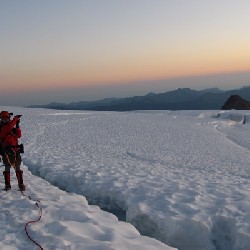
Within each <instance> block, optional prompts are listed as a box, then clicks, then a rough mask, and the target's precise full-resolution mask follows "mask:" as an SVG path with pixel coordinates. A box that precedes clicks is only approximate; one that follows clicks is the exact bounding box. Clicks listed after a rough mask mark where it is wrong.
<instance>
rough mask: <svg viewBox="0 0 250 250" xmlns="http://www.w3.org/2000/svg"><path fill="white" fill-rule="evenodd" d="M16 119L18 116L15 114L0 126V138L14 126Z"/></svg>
mask: <svg viewBox="0 0 250 250" xmlns="http://www.w3.org/2000/svg"><path fill="white" fill-rule="evenodd" d="M18 119H19V117H17V116H15V117H14V118H13V120H12V121H10V122H9V123H8V124H7V125H5V126H3V127H2V129H1V131H0V140H1V139H3V138H4V137H5V136H6V135H7V134H8V133H9V132H11V130H12V129H13V128H14V127H15V126H16V122H17V121H18Z"/></svg>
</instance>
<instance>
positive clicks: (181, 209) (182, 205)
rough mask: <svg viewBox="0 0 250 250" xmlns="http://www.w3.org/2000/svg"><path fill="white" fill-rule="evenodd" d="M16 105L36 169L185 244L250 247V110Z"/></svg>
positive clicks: (27, 158)
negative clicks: (108, 109) (92, 109)
mask: <svg viewBox="0 0 250 250" xmlns="http://www.w3.org/2000/svg"><path fill="white" fill-rule="evenodd" d="M10 111H13V112H14V113H21V114H23V117H22V122H21V125H22V129H23V133H24V135H23V139H22V141H23V143H24V144H25V154H24V156H23V162H24V164H25V165H26V166H27V167H28V169H29V170H30V171H31V172H32V173H33V174H35V175H38V176H40V177H42V178H44V179H46V180H47V181H48V182H50V183H51V184H53V185H55V186H57V187H59V188H60V189H62V190H66V191H68V192H71V193H75V194H80V195H84V196H85V197H87V199H88V201H89V202H90V203H91V204H98V205H99V206H100V207H101V208H105V209H110V210H111V209H113V210H114V209H117V210H119V209H120V210H121V209H122V210H125V211H126V220H127V222H130V223H132V224H133V225H134V226H135V227H136V228H137V229H138V230H139V231H140V233H141V234H143V235H147V236H150V237H154V238H156V239H158V240H160V241H162V242H164V243H166V244H167V245H170V246H173V247H176V248H178V249H181V250H182V249H183V250H197V249H200V250H201V249H206V250H210V249H211V250H212V249H216V250H219V249H220V250H222V249H223V250H231V249H232V250H233V249H237V250H243V249H244V250H247V249H249V246H250V216H249V208H250V198H249V196H250V195H249V193H250V192H249V191H250V183H249V177H250V163H249V162H250V156H249V149H250V140H249V137H248V135H249V132H250V126H249V123H248V122H247V123H246V124H245V125H243V124H242V122H243V119H244V115H249V113H247V111H244V112H243V111H230V112H225V111H223V112H221V111H176V112H171V111H154V112H150V111H148V112H147V111H144V112H139V111H138V112H124V113H118V112H85V111H55V110H43V109H25V108H11V110H10ZM25 173H26V171H25ZM27 182H28V190H29V189H31V188H33V185H32V182H31V184H29V181H27ZM37 192H38V191H37ZM53 193H54V192H51V194H50V195H51V199H52V200H53ZM35 194H36V195H37V196H38V193H36V192H35ZM41 195H42V194H41ZM65 195H66V194H65ZM74 197H79V196H74ZM19 198H20V197H19ZM46 199H50V198H49V196H47V197H46ZM77 199H78V198H77ZM80 199H84V198H80ZM65 209H66V206H65ZM69 210H70V209H69ZM69 210H68V211H69ZM64 214H68V213H64ZM109 216H110V215H109ZM49 217H51V218H53V216H52V215H51V216H49ZM55 220H56V218H55ZM126 225H127V224H126ZM117 228H119V226H117ZM42 231H43V229H42ZM58 231H60V230H58ZM125 238H126V237H125ZM128 238H129V237H128ZM143 239H144V238H143ZM146 239H148V238H146ZM142 242H143V240H142ZM142 244H144V243H142ZM161 247H162V246H161ZM161 247H159V248H158V249H164V248H161ZM164 247H167V246H166V245H165V246H164ZM156 248H157V247H156ZM100 249H101V248H100ZM103 249H104V248H103ZM115 249H122V248H116V247H115ZM131 249H136V248H133V247H132V248H131ZM141 249H146V248H144V247H142V248H141ZM149 249H154V248H149Z"/></svg>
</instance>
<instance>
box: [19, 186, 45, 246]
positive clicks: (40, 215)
mask: <svg viewBox="0 0 250 250" xmlns="http://www.w3.org/2000/svg"><path fill="white" fill-rule="evenodd" d="M20 192H21V193H22V195H23V196H25V197H26V198H28V199H29V200H31V201H33V200H32V198H31V197H30V196H27V195H25V193H24V192H23V191H22V190H20ZM40 205H41V202H40V201H39V200H36V206H37V207H38V209H39V218H38V219H37V220H31V221H28V222H27V223H26V224H25V232H26V235H27V236H28V238H29V240H30V241H32V242H33V243H34V244H35V245H37V246H38V247H39V248H40V249H41V250H43V248H42V246H41V245H40V244H39V243H37V242H36V241H35V240H34V239H32V238H31V236H30V235H29V233H28V226H29V225H30V224H34V223H37V222H38V221H40V220H41V218H42V214H43V211H42V208H41V206H40Z"/></svg>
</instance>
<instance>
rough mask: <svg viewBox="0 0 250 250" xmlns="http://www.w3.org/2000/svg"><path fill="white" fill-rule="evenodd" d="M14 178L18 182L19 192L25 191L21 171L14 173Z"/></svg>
mask: <svg viewBox="0 0 250 250" xmlns="http://www.w3.org/2000/svg"><path fill="white" fill-rule="evenodd" d="M16 178H17V181H18V187H19V189H20V190H21V191H25V189H26V187H25V186H24V184H23V171H22V170H17V171H16Z"/></svg>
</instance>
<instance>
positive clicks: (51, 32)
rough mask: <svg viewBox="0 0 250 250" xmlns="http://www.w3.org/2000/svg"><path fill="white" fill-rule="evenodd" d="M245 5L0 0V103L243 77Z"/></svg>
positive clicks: (230, 84) (248, 5)
mask: <svg viewBox="0 0 250 250" xmlns="http://www.w3.org/2000/svg"><path fill="white" fill-rule="evenodd" d="M249 9H250V2H249V1H248V0H239V1H234V0H220V1H216V0H211V1H206V0H190V1H185V0H176V1H165V0H137V1H134V0H126V1H122V0H102V1H98V0H74V1H66V0H52V1H50V0H44V1H41V0H40V1H32V0H26V1H19V0H1V1H0V32H1V41H0V55H1V61H0V87H1V93H0V98H1V101H0V103H1V104H2V105H4V104H7V105H11V104H13V105H16V104H20V105H22V104H24V103H29V104H35V102H37V103H47V102H48V101H49V100H51V101H65V102H70V101H78V100H79V101H80V100H95V99H100V98H104V97H120V96H131V95H139V94H146V93H147V92H162V91H167V90H173V89H175V88H177V87H192V88H196V89H202V88H206V87H220V88H224V89H229V88H235V87H241V86H244V85H248V84H250V47H249V43H250V32H249V23H250V15H249ZM222 76H223V77H222ZM192 77H193V78H192ZM199 77H200V78H199ZM204 77H205V78H206V81H203V80H204ZM231 77H232V78H231ZM190 79H191V80H190ZM192 79H193V80H192ZM199 79H200V81H199ZM202 79H203V80H202ZM190 82H191V83H190ZM30 102H32V103H30Z"/></svg>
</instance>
